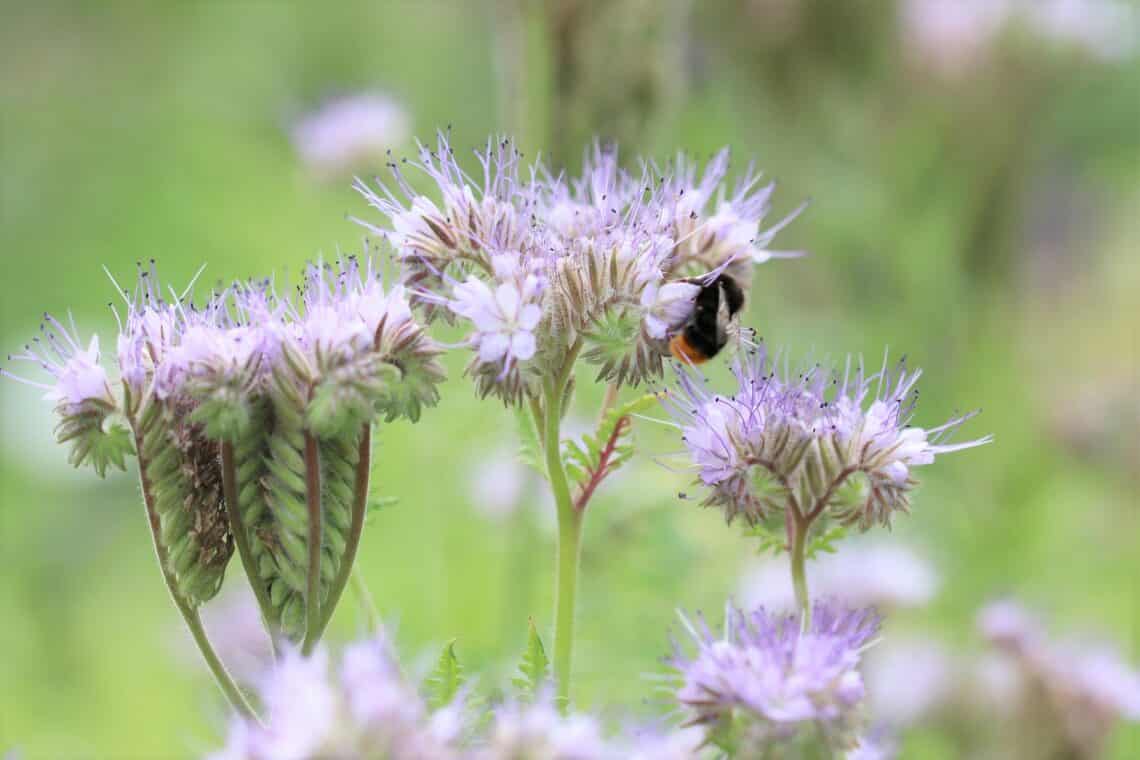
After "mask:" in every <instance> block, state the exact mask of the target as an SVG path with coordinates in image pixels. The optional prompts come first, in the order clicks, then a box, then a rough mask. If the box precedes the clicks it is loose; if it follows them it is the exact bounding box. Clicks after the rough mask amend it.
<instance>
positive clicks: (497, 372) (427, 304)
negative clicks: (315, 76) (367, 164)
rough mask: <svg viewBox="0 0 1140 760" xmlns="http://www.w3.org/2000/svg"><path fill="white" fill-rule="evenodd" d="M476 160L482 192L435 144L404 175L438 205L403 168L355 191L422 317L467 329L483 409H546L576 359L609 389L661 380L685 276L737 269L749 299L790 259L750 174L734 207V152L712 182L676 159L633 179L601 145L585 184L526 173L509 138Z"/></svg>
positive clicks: (714, 166)
mask: <svg viewBox="0 0 1140 760" xmlns="http://www.w3.org/2000/svg"><path fill="white" fill-rule="evenodd" d="M477 155H478V157H479V161H480V162H481V164H482V169H483V172H482V177H481V178H472V177H470V176H468V175H467V174H466V173H465V172H464V171H463V169H462V168H460V166H459V164H458V163H457V162H456V159H455V156H454V151H453V149H452V147H451V144H450V142H449V137H448V135H447V134H443V133H441V134H440V135H439V139H438V143H437V145H436V147H435V149H431V148H428V147H426V146H421V149H420V155H419V158H418V160H417V161H414V162H407V163H408V164H409V165H411V166H414V167H416V168H418V169H420V170H422V171H423V172H424V173H425V174H426V175H427V176H428V177H429V178H430V179H431V180H432V181H433V182H434V183H435V185H436V187H437V189H438V193H439V202H438V203H437V201H436V200H432V199H430V198H428V197H426V196H424V195H421V194H419V193H418V192H417V191H416V190H414V189H413V188H412V186H411V185H410V184H409V183H408V182H407V181H406V179H405V177H404V174H403V172H402V170H401V168H400V167H399V166H397V165H396V164H394V163H393V164H391V168H392V171H393V174H394V177H395V185H396V188H395V190H393V189H390V188H388V187H386V186H383V185H381V187H380V189H379V191H374V190H373V189H371V188H369V187H368V186H367V185H366V184H364V183H363V182H358V183H357V189H358V190H359V191H360V192H361V194H362V195H363V196H364V197H365V199H366V200H367V201H368V203H369V204H370V205H371V206H372V207H373V208H374V209H376V210H378V211H379V212H380V213H381V214H382V215H383V217H384V218H385V220H386V224H373V223H371V222H368V221H363V220H357V221H359V222H360V223H361V224H363V225H364V226H365V227H367V228H368V229H370V230H372V231H373V232H375V233H377V234H379V235H382V236H383V237H384V238H385V239H387V240H389V241H390V242H391V243H392V244H393V246H395V248H396V249H397V252H398V254H397V255H398V258H399V259H400V261H401V262H402V264H403V265H404V267H405V272H406V275H405V282H406V284H407V286H408V288H409V292H410V294H411V297H412V301H413V303H418V304H419V305H420V306H421V307H422V308H424V310H425V313H426V314H427V315H428V316H429V317H434V316H437V315H439V314H443V315H445V316H446V317H447V318H449V319H456V318H458V319H460V320H462V321H463V322H464V323H465V324H467V325H469V326H470V327H471V328H472V329H471V332H470V333H469V335H468V338H467V344H468V345H469V346H470V348H471V349H472V350H473V352H474V355H473V357H472V359H471V363H470V365H469V367H468V372H469V374H471V375H472V376H473V377H474V378H475V380H476V384H477V388H478V390H479V393H480V394H481V395H488V394H494V395H496V396H498V397H500V398H502V399H503V400H504V401H507V402H509V403H515V402H518V401H519V400H521V399H522V398H523V397H524V396H532V397H533V396H535V395H537V389H538V387H539V385H540V382H541V378H542V377H544V376H546V375H548V374H550V373H551V372H552V371H554V369H553V368H556V367H557V366H558V364H559V363H560V362H561V361H562V359H563V358H564V357H565V356H567V355H568V354H569V355H577V353H578V352H579V351H582V355H583V357H584V358H585V359H586V361H588V362H590V363H592V364H594V365H595V366H596V367H597V368H598V375H599V379H601V380H605V381H607V382H612V383H617V384H630V385H636V384H638V383H640V382H642V381H645V380H647V379H650V378H655V377H658V376H660V374H661V372H662V358H663V357H666V356H668V355H669V350H668V338H669V337H670V336H671V335H672V334H673V333H675V332H676V331H677V330H678V328H679V327H680V326H681V325H682V324H683V323H684V321H685V320H686V318H687V317H688V316H689V315H690V314H691V313H692V310H693V299H694V298H695V297H696V294H697V292H698V291H699V290H700V285H699V281H696V280H692V279H691V278H700V277H706V276H710V275H712V276H715V275H716V274H718V273H721V272H725V271H731V272H732V273H733V275H734V277H735V278H736V279H737V280H739V281H740V282H741V283H743V285H744V286H745V287H747V284H748V283H749V282H750V281H751V270H752V266H753V264H754V263H757V262H761V261H766V260H768V259H769V258H772V257H773V256H778V255H781V253H780V252H778V251H772V250H769V248H768V246H769V244H770V243H771V241H772V239H773V237H774V235H775V233H776V232H777V231H778V230H779V229H781V228H782V227H783V226H784V225H786V224H787V223H788V222H790V221H791V219H792V218H794V217H795V216H796V215H797V214H798V213H799V211H800V209H797V210H796V211H794V212H793V213H792V214H791V215H789V216H788V217H787V218H785V219H784V220H782V221H780V222H778V223H776V224H775V225H772V226H771V227H769V228H767V229H762V227H761V225H762V222H763V220H764V218H765V217H766V215H767V214H768V212H769V209H770V206H769V201H770V197H771V194H772V191H773V189H774V186H773V185H771V184H768V185H764V186H760V185H759V175H757V174H755V173H754V172H753V171H752V170H751V169H749V171H748V172H747V173H746V175H745V176H744V178H743V179H742V180H740V182H739V183H738V184H737V185H736V187H735V189H734V190H733V192H731V193H727V192H726V190H725V187H724V179H725V176H726V174H727V172H728V152H727V150H725V151H721V152H720V153H718V154H717V155H716V156H715V157H714V158H713V159H712V160H711V161H709V163H708V164H707V166H706V167H705V168H704V170H703V172H700V171H698V168H697V166H696V164H694V163H693V162H692V161H690V160H688V159H687V158H684V157H679V158H678V159H677V161H676V162H675V164H673V165H672V166H668V167H666V168H664V169H661V168H658V167H656V166H654V165H651V164H648V163H643V164H642V169H641V172H640V174H637V175H635V174H631V173H629V172H627V171H626V170H624V169H622V168H620V167H619V165H618V160H617V151H616V150H613V149H603V148H602V147H600V146H595V147H594V149H593V150H592V151H591V152H589V153H588V154H587V156H586V159H585V163H584V166H583V169H582V174H581V176H580V177H579V178H576V179H568V178H567V177H566V176H565V175H564V174H558V175H552V174H551V173H550V171H549V170H548V169H547V168H546V167H545V166H543V164H542V163H541V162H539V161H536V162H534V163H533V164H531V165H530V166H529V167H525V168H524V167H523V161H522V155H521V154H520V153H519V152H518V151H517V150H516V149H515V147H514V146H513V144H512V143H511V142H510V141H509V140H501V141H498V142H495V141H491V142H488V145H487V147H486V149H485V150H484V151H482V152H480V153H478V154H477ZM401 196H402V197H401ZM801 209H802V207H801ZM784 255H788V254H784Z"/></svg>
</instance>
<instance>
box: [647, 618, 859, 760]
mask: <svg viewBox="0 0 1140 760" xmlns="http://www.w3.org/2000/svg"><path fill="white" fill-rule="evenodd" d="M725 618H726V619H725V624H724V632H723V634H722V635H721V636H716V635H714V634H713V633H712V631H711V630H710V629H709V627H708V625H707V624H706V623H705V622H704V620H703V619H702V618H697V620H696V621H690V620H689V619H687V618H685V617H684V616H682V618H681V619H682V622H683V623H684V625H685V628H686V629H687V630H688V632H689V633H690V634H691V637H692V640H693V641H692V643H693V644H695V645H696V651H695V652H694V653H693V654H687V653H686V651H685V649H686V647H685V645H683V644H681V643H676V642H675V644H674V653H673V656H672V657H671V659H670V660H669V663H670V664H671V665H672V666H673V668H675V669H676V671H677V675H678V680H679V686H678V688H677V691H676V694H675V697H676V699H677V702H678V703H679V705H680V707H681V708H682V710H683V712H684V713H685V714H686V715H687V716H688V718H689V721H690V722H691V723H693V724H696V725H700V726H703V727H704V728H705V731H706V736H707V739H708V742H709V743H711V744H715V745H717V746H719V747H721V748H722V749H724V750H725V752H727V753H728V754H729V755H732V756H737V755H735V754H733V753H739V756H741V757H754V756H755V757H767V756H768V755H766V754H763V752H764V751H765V750H767V749H770V748H772V747H776V746H780V745H787V744H789V743H794V742H796V741H800V740H804V739H805V738H808V735H809V734H810V735H813V736H814V735H815V733H814V732H815V730H816V729H818V735H819V736H821V737H823V738H824V740H825V742H826V743H827V744H828V746H830V747H831V748H832V749H833V750H838V749H840V748H844V747H848V746H850V745H851V744H852V743H853V740H854V738H855V736H856V735H857V732H858V730H859V728H860V725H861V718H860V714H859V713H860V710H859V708H860V705H861V703H862V701H863V697H864V687H863V679H862V676H861V675H860V673H859V670H858V666H859V663H860V660H861V659H862V655H863V651H864V650H865V648H866V647H867V646H869V645H870V644H871V643H872V641H873V639H874V637H875V635H876V634H877V632H878V630H879V618H878V616H877V615H876V614H875V613H874V612H873V611H870V610H852V609H848V608H846V607H842V606H839V605H837V604H833V603H824V602H817V603H816V604H815V606H814V610H813V614H812V619H811V623H810V624H809V625H808V626H807V628H806V629H805V628H804V626H803V625H802V621H801V619H800V618H799V616H798V615H773V614H771V613H769V612H767V611H766V610H764V609H763V608H758V609H756V610H755V611H753V612H750V613H745V612H743V611H741V610H739V609H737V608H735V607H733V606H732V605H728V606H727V608H726V611H725Z"/></svg>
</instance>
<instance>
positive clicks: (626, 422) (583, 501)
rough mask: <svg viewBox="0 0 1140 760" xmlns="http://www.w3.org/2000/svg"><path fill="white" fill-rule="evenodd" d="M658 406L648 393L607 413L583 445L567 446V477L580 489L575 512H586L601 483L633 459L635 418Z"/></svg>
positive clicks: (578, 442) (564, 453) (576, 443)
mask: <svg viewBox="0 0 1140 760" xmlns="http://www.w3.org/2000/svg"><path fill="white" fill-rule="evenodd" d="M656 402H657V396H656V395H654V394H652V393H648V394H645V395H644V396H639V397H638V398H635V399H633V400H632V401H629V402H626V403H625V404H620V405H618V406H616V407H614V408H613V409H611V410H610V411H609V412H607V413H606V415H605V416H604V417H603V418H602V421H601V422H600V423H599V424H598V428H597V430H595V431H594V432H593V433H588V434H586V435H585V436H583V437H582V440H581V441H567V442H566V444H565V447H564V450H563V463H564V466H565V468H566V475H567V477H569V478H570V479H571V480H573V481H574V483H575V484H576V485H577V491H576V494H575V498H574V507H575V509H577V510H578V511H581V510H583V509H585V508H586V505H587V504H588V503H589V501H590V497H592V496H593V495H594V491H595V490H597V487H598V486H599V485H600V484H601V482H602V481H603V480H605V479H606V478H607V477H608V476H609V475H611V474H612V473H614V472H615V471H616V470H617V469H618V468H620V467H621V466H622V465H624V464H625V463H626V462H627V461H629V459H630V457H632V456H633V446H632V445H630V443H629V432H630V430H631V428H632V427H633V425H632V422H633V420H632V415H634V414H637V413H639V412H642V411H645V410H646V409H648V408H649V407H651V406H653V405H654V404H655V403H656Z"/></svg>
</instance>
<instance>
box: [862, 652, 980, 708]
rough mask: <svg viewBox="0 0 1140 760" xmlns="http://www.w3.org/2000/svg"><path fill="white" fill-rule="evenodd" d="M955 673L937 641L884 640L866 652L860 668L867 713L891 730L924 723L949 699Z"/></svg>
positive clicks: (953, 662)
mask: <svg viewBox="0 0 1140 760" xmlns="http://www.w3.org/2000/svg"><path fill="white" fill-rule="evenodd" d="M957 670H958V665H957V663H956V662H955V660H954V658H953V657H952V656H951V655H950V653H949V652H947V651H946V649H945V647H943V646H942V644H940V643H939V642H937V641H933V640H929V639H920V638H910V639H907V638H903V639H896V638H890V639H887V640H886V641H884V642H883V644H882V645H881V646H878V647H875V650H874V651H873V652H872V653H870V655H869V656H868V657H867V664H866V666H865V667H864V669H863V674H864V678H865V679H866V682H867V694H868V701H869V703H870V707H871V714H872V715H874V716H875V719H876V720H879V721H882V722H883V723H885V724H887V725H889V726H891V727H894V728H899V727H903V726H910V725H913V724H915V723H919V722H921V721H923V720H925V719H926V718H928V717H930V716H931V715H932V714H933V713H934V712H935V711H937V710H938V709H940V708H941V707H943V706H945V705H947V704H948V703H949V702H950V701H951V700H952V699H953V697H954V692H955V689H956V688H957V686H958V683H957V678H956V673H957Z"/></svg>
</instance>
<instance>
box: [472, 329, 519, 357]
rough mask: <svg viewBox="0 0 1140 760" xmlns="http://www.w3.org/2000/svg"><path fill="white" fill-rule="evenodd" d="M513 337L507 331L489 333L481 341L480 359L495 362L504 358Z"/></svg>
mask: <svg viewBox="0 0 1140 760" xmlns="http://www.w3.org/2000/svg"><path fill="white" fill-rule="evenodd" d="M510 345H511V339H510V337H509V336H508V335H507V334H506V333H501V332H497V333H489V334H487V335H484V336H483V338H482V340H480V341H479V361H481V362H483V363H488V362H495V361H498V360H499V359H502V358H503V354H505V353H507V348H508V347H509V346H510Z"/></svg>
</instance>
